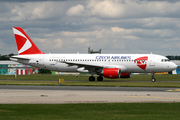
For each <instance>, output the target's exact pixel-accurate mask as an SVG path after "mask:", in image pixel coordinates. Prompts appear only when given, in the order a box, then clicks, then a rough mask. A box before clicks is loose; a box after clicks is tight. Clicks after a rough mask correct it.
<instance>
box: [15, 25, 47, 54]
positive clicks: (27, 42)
mask: <svg viewBox="0 0 180 120" xmlns="http://www.w3.org/2000/svg"><path fill="white" fill-rule="evenodd" d="M13 32H14V36H15V39H16V45H17V49H18V54H19V55H26V54H45V53H43V52H41V51H40V50H39V48H38V47H37V46H36V45H35V44H34V43H33V41H32V40H31V39H30V38H29V36H28V35H27V34H26V33H25V32H24V30H23V29H22V28H21V27H13Z"/></svg>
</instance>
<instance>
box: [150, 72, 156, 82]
mask: <svg viewBox="0 0 180 120" xmlns="http://www.w3.org/2000/svg"><path fill="white" fill-rule="evenodd" d="M151 75H152V79H151V81H152V82H156V79H155V78H154V72H152V73H151Z"/></svg>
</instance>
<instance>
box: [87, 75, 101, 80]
mask: <svg viewBox="0 0 180 120" xmlns="http://www.w3.org/2000/svg"><path fill="white" fill-rule="evenodd" d="M89 81H95V77H94V76H90V77H89ZM97 81H103V77H102V76H101V75H100V76H98V77H97Z"/></svg>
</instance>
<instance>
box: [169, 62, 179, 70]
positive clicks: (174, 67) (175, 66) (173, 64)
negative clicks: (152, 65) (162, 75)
mask: <svg viewBox="0 0 180 120" xmlns="http://www.w3.org/2000/svg"><path fill="white" fill-rule="evenodd" d="M170 67H171V68H172V69H173V70H174V69H176V68H177V67H178V65H176V64H175V63H172V64H171V66H170Z"/></svg>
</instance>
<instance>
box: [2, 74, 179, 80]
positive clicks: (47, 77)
mask: <svg viewBox="0 0 180 120" xmlns="http://www.w3.org/2000/svg"><path fill="white" fill-rule="evenodd" d="M60 78H63V79H65V80H88V78H89V75H80V76H79V77H78V78H76V76H75V75H50V74H45V75H42V74H40V75H18V76H17V78H14V75H0V80H5V79H6V80H58V79H60ZM155 78H156V80H157V81H180V74H177V75H172V74H163V75H155ZM104 80H118V81H122V80H123V81H124V80H126V81H131V80H137V81H150V80H151V75H150V74H140V75H131V78H125V79H122V78H120V79H108V78H104Z"/></svg>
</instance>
